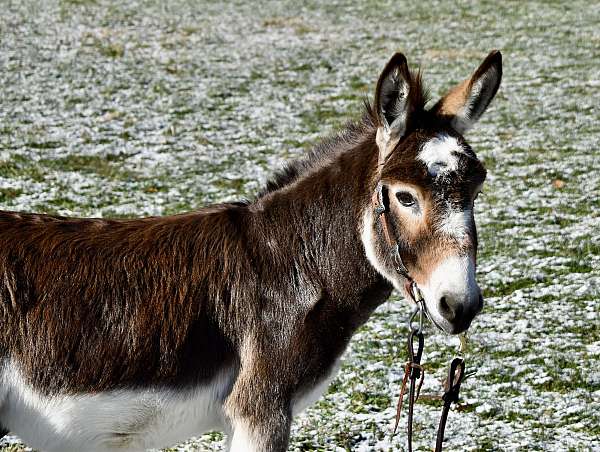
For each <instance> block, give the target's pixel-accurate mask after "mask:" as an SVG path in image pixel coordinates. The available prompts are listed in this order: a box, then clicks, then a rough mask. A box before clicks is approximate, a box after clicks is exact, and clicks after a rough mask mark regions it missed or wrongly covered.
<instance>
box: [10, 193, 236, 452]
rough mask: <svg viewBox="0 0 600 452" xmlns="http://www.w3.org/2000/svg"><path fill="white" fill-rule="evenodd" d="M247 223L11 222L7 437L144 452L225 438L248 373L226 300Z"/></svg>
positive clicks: (27, 217)
mask: <svg viewBox="0 0 600 452" xmlns="http://www.w3.org/2000/svg"><path fill="white" fill-rule="evenodd" d="M241 209H242V208H241V207H239V206H234V205H223V206H217V207H214V208H209V209H205V210H204V211H201V212H198V213H192V214H187V215H178V216H172V217H162V218H146V219H138V220H102V219H71V218H63V217H55V216H46V215H33V214H21V213H11V212H0V277H1V284H0V324H1V325H2V327H1V329H0V431H2V430H3V429H4V430H6V429H8V430H12V429H14V430H16V431H19V432H20V434H21V436H23V439H24V440H25V441H26V442H30V443H32V444H36V445H41V446H42V449H43V450H63V451H64V450H92V449H94V450H102V449H106V450H112V449H115V448H121V447H124V448H126V449H128V450H137V449H140V450H142V449H145V448H147V447H150V446H149V445H156V444H163V445H165V446H166V445H170V444H172V443H174V442H176V441H177V440H180V439H181V438H185V437H189V436H192V435H193V434H195V433H197V432H198V431H203V430H207V429H211V428H221V427H222V425H221V424H222V423H221V422H220V417H221V416H222V413H221V410H220V403H221V402H222V399H223V397H224V396H225V394H226V393H227V391H228V390H229V388H230V386H231V382H232V380H233V377H234V373H235V367H236V364H235V358H234V353H233V349H232V344H231V340H230V338H229V337H228V335H227V331H226V330H223V329H222V328H220V325H221V324H222V323H223V322H225V323H228V324H232V322H230V320H231V319H227V318H226V317H227V315H228V311H227V309H224V308H223V305H224V304H225V305H226V304H227V298H228V293H227V290H226V289H224V288H226V287H227V278H228V277H229V278H236V277H237V278H239V277H240V274H239V271H238V269H239V268H240V265H243V259H244V257H243V256H244V251H243V249H242V248H241V241H240V240H238V239H236V237H237V234H234V233H232V232H233V231H232V228H233V229H235V228H236V225H235V224H234V223H235V218H236V217H237V216H239V215H238V214H236V211H237V210H241ZM215 250H219V252H215ZM234 255H235V257H236V259H235V260H234V259H230V258H229V256H234ZM224 270H225V271H224ZM217 304H219V306H217ZM216 312H218V313H219V315H218V316H217V315H216V314H215V313H216ZM198 357H202V358H201V360H199V359H198ZM23 422H25V424H26V425H30V426H31V427H30V428H29V429H28V431H25V432H23V430H22V429H18V428H17V426H18V425H19V424H21V425H22V424H23ZM27 435H30V436H29V437H27Z"/></svg>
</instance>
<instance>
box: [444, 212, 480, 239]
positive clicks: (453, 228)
mask: <svg viewBox="0 0 600 452" xmlns="http://www.w3.org/2000/svg"><path fill="white" fill-rule="evenodd" d="M472 215H473V213H472V211H471V209H465V210H451V211H450V212H448V215H447V216H446V217H445V218H444V219H443V220H442V221H441V222H440V224H439V226H438V229H439V230H440V231H441V232H443V233H444V234H447V235H449V236H451V237H454V238H456V239H457V240H462V239H464V238H465V237H466V236H467V233H468V232H469V229H470V226H471V217H472Z"/></svg>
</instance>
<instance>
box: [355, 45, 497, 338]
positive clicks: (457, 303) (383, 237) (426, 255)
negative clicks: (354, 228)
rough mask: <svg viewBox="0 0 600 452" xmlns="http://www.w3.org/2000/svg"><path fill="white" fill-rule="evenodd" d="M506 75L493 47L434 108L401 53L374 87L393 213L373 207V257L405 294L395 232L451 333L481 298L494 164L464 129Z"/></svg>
mask: <svg viewBox="0 0 600 452" xmlns="http://www.w3.org/2000/svg"><path fill="white" fill-rule="evenodd" d="M501 77H502V56H501V54H500V52H498V51H494V52H492V53H490V54H489V55H488V57H487V58H486V59H485V60H484V61H483V63H482V64H481V65H480V66H479V68H478V69H477V70H476V71H475V72H474V73H473V75H472V76H471V77H470V78H468V79H467V80H465V81H463V82H462V83H460V84H459V85H458V86H456V87H455V88H454V89H452V90H451V91H450V92H449V93H448V94H446V95H445V96H444V97H443V98H442V99H441V100H440V101H439V102H437V104H435V105H434V106H433V107H432V108H431V109H427V108H426V107H425V103H426V100H425V96H424V94H423V91H422V87H421V80H420V76H419V75H415V74H413V73H411V72H410V71H409V69H408V65H407V62H406V58H405V57H404V55H402V54H399V53H398V54H396V55H394V57H393V58H392V59H391V60H390V62H389V63H388V64H387V66H386V67H385V69H384V70H383V72H382V74H381V76H380V78H379V81H378V82H377V88H376V92H375V102H374V106H373V109H372V117H373V120H374V122H375V124H376V126H377V135H376V142H377V147H378V148H379V165H378V170H377V171H376V176H375V180H376V181H379V182H380V186H379V187H381V188H380V192H381V195H380V199H381V201H380V202H382V203H383V207H384V208H385V213H384V214H383V215H382V216H378V215H377V213H375V212H373V211H372V209H367V212H366V218H365V223H364V230H363V243H364V245H365V249H366V251H367V256H368V258H369V260H370V261H371V263H372V264H373V265H374V266H375V268H376V269H377V270H378V271H379V272H380V273H382V274H383V275H384V276H385V277H386V278H387V279H389V280H390V281H391V282H392V283H393V284H394V285H395V286H396V287H397V288H398V289H400V290H403V291H405V293H406V292H407V291H408V290H409V288H408V286H407V281H409V280H408V278H405V277H403V276H402V275H401V273H400V272H398V271H397V270H396V267H397V262H394V253H393V252H390V245H391V243H390V237H392V241H393V242H394V245H395V243H396V242H397V244H398V251H399V255H400V257H401V259H402V261H403V263H404V265H405V267H406V269H407V270H408V273H409V275H410V278H412V279H413V280H414V281H415V282H416V283H417V284H418V287H419V288H420V290H421V292H422V294H423V297H424V299H425V306H426V308H427V311H428V313H429V317H430V318H431V320H432V321H433V322H434V323H435V324H436V325H437V326H438V327H439V328H441V329H443V330H444V331H446V332H448V333H453V334H456V333H460V332H462V331H464V330H466V329H467V328H468V327H469V325H470V324H471V321H472V320H473V318H474V317H475V315H476V314H477V313H478V312H479V311H480V310H481V308H482V306H483V298H482V296H481V290H480V289H479V286H478V285H477V282H476V280H475V264H476V254H477V232H476V228H475V221H474V218H473V204H474V202H475V199H476V198H477V195H478V193H479V192H480V190H481V188H482V184H483V181H484V179H485V176H486V171H485V168H484V167H483V165H482V164H481V162H480V161H479V160H478V158H477V156H476V155H475V153H474V152H473V150H472V149H471V147H470V146H469V145H468V144H467V142H466V141H465V139H464V137H463V133H464V132H465V131H467V130H468V129H469V128H470V127H471V126H472V125H473V124H474V123H475V122H476V121H477V120H478V119H479V117H480V116H481V115H482V114H483V112H484V111H485V109H486V108H487V106H488V105H489V103H490V101H491V100H492V98H493V97H494V95H495V94H496V92H497V91H498V87H499V85H500V79H501ZM375 204H377V203H375Z"/></svg>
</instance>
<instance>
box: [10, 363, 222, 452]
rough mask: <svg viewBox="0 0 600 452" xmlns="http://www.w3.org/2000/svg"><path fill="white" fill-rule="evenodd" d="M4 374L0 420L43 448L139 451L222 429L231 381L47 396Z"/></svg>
mask: <svg viewBox="0 0 600 452" xmlns="http://www.w3.org/2000/svg"><path fill="white" fill-rule="evenodd" d="M6 372H10V369H5V375H4V378H3V380H4V384H5V385H6V386H5V387H4V394H0V424H1V425H3V426H4V427H6V428H7V429H9V430H10V431H12V432H14V433H15V434H17V435H18V436H20V437H21V438H22V439H23V440H24V441H25V442H26V443H27V444H28V445H31V446H33V447H36V448H39V449H40V450H44V451H61V452H67V451H82V450H85V451H109V450H127V451H141V450H146V449H150V448H153V449H154V448H162V447H167V446H171V445H173V444H176V443H179V442H182V441H185V440H187V439H188V438H189V437H191V436H197V435H199V434H201V433H203V432H206V431H209V430H213V429H218V430H222V429H223V427H224V415H223V412H222V399H223V394H224V393H225V392H226V391H227V388H228V387H229V384H230V382H229V381H227V378H224V377H223V376H222V375H221V376H220V378H216V379H214V380H213V381H211V382H209V383H208V384H206V385H203V386H201V387H198V388H193V389H189V390H185V391H179V390H178V391H176V390H173V389H140V390H118V391H109V392H103V393H96V394H78V395H55V396H45V395H43V394H40V393H38V392H36V391H35V390H34V389H32V388H31V387H29V386H27V385H26V384H25V383H24V382H23V380H22V379H21V378H19V376H18V374H12V375H7V374H6ZM7 383H8V384H7ZM2 396H3V397H2ZM1 399H3V400H1Z"/></svg>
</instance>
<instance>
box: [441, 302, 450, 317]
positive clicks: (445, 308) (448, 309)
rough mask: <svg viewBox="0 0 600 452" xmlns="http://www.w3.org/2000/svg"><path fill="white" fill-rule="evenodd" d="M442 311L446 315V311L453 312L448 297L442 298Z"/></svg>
mask: <svg viewBox="0 0 600 452" xmlns="http://www.w3.org/2000/svg"><path fill="white" fill-rule="evenodd" d="M440 311H441V312H442V313H443V314H444V317H445V316H446V313H449V312H451V310H450V306H448V302H447V301H446V297H442V298H440Z"/></svg>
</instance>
